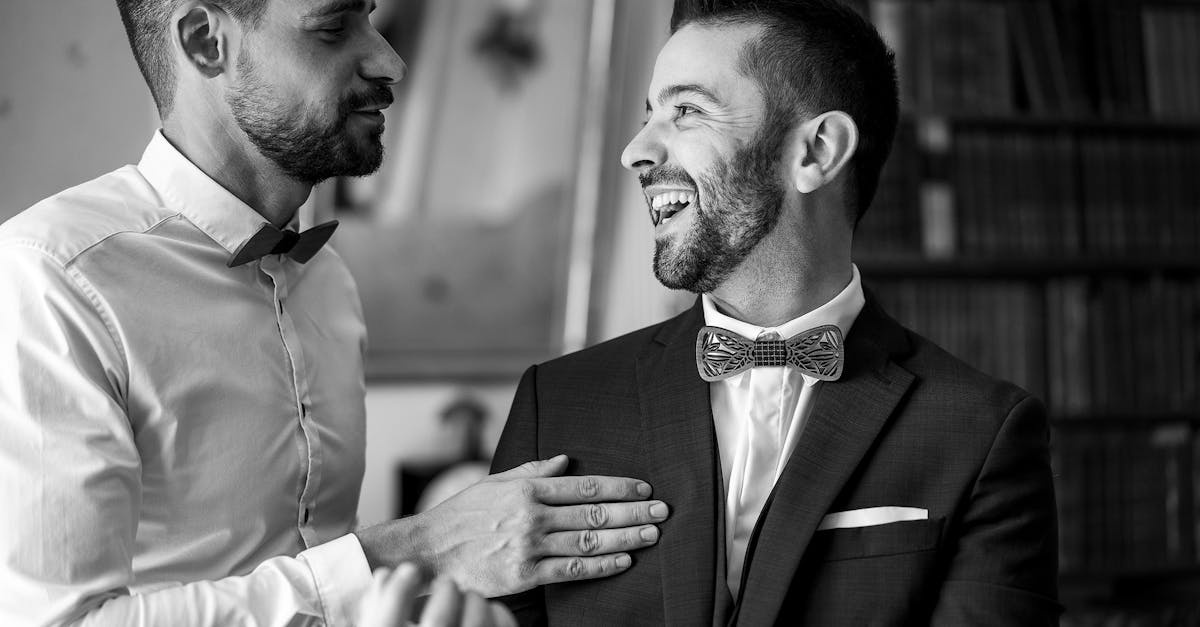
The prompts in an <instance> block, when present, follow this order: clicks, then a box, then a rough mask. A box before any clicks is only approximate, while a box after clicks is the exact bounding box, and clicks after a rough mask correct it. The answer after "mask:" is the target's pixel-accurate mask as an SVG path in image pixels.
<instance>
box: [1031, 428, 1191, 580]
mask: <svg viewBox="0 0 1200 627" xmlns="http://www.w3.org/2000/svg"><path fill="white" fill-rule="evenodd" d="M1053 449H1054V453H1053V454H1054V470H1055V480H1056V483H1057V485H1056V491H1057V493H1058V499H1057V500H1058V510H1059V521H1058V522H1059V567H1060V569H1061V570H1062V571H1063V572H1065V573H1074V574H1093V575H1096V574H1103V573H1145V574H1151V575H1152V574H1155V573H1164V572H1168V571H1178V570H1186V569H1188V568H1191V567H1194V566H1200V553H1197V551H1198V549H1197V547H1198V546H1200V537H1198V536H1200V530H1198V529H1197V523H1198V522H1200V511H1197V507H1198V505H1197V500H1196V499H1195V498H1194V490H1195V489H1196V488H1197V485H1196V482H1197V481H1200V476H1197V475H1198V474H1200V466H1198V465H1197V461H1198V460H1200V431H1198V430H1197V426H1196V425H1195V424H1194V423H1187V422H1180V423H1165V424H1156V425H1153V426H1147V425H1139V424H1136V423H1135V424H1132V425H1121V426H1117V427H1111V426H1110V427H1107V428H1103V429H1092V430H1067V431H1063V430H1059V431H1057V432H1056V433H1055V437H1054V445H1053Z"/></svg>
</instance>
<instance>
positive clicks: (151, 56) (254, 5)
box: [117, 0, 267, 117]
mask: <svg viewBox="0 0 1200 627" xmlns="http://www.w3.org/2000/svg"><path fill="white" fill-rule="evenodd" d="M179 2H180V0H117V10H118V11H120V12H121V22H122V23H124V24H125V35H126V36H128V37H129V47H130V48H132V49H133V58H134V59H136V60H137V64H138V69H140V70H141V71H142V76H143V77H145V79H146V84H147V85H149V86H150V95H151V96H153V97H154V104H155V105H156V106H157V107H158V113H159V115H161V116H164V117H165V116H166V115H167V113H169V112H170V111H171V105H172V104H174V103H173V102H172V100H173V97H174V95H175V67H174V66H173V65H172V64H171V51H170V46H171V30H170V21H171V14H172V13H174V12H175V8H176V7H178V6H179ZM210 2H212V4H213V5H215V6H218V7H221V8H222V9H223V10H224V11H225V12H226V13H228V14H230V15H232V16H233V17H234V18H236V19H238V20H240V21H242V22H244V23H247V24H250V25H256V24H257V23H258V20H259V18H261V17H262V14H263V12H264V11H265V10H266V8H267V0H210Z"/></svg>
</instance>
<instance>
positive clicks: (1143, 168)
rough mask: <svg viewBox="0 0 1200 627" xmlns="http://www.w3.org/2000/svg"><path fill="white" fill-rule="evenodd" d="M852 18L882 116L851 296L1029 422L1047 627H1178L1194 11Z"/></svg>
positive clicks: (1184, 596) (1198, 539) (1191, 495)
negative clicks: (1051, 579)
mask: <svg viewBox="0 0 1200 627" xmlns="http://www.w3.org/2000/svg"><path fill="white" fill-rule="evenodd" d="M857 5H858V6H859V8H860V10H862V11H864V12H865V14H866V15H868V16H869V17H870V18H871V19H872V21H873V22H874V23H875V24H876V26H877V28H879V30H880V32H881V34H883V36H884V38H885V39H886V40H887V41H888V42H889V45H891V46H892V48H893V49H894V50H895V51H896V55H897V66H898V70H899V74H900V79H901V99H902V121H901V125H900V128H899V130H898V133H897V137H896V143H895V145H894V148H893V153H892V157H891V158H890V160H889V162H888V164H887V166H886V167H885V169H884V172H883V175H882V178H881V182H880V189H879V193H878V195H877V197H876V200H875V202H874V206H873V207H872V209H871V211H870V212H868V213H867V215H866V217H865V218H864V220H863V222H862V224H860V225H859V229H858V232H857V234H856V236H855V258H856V260H857V261H858V265H859V267H860V269H861V270H862V271H863V275H864V277H865V280H866V282H867V284H868V287H869V289H871V290H872V292H873V293H874V294H875V295H876V296H877V297H878V298H879V299H880V301H881V302H882V303H883V304H884V306H885V307H886V308H887V309H888V310H889V311H890V312H891V313H892V314H893V315H895V316H896V317H897V318H898V319H900V320H901V321H902V322H904V323H905V324H907V325H908V326H910V327H912V328H914V329H915V330H917V331H918V332H920V333H922V334H924V335H926V336H928V337H930V338H931V339H933V340H934V341H936V342H938V343H939V344H941V345H942V346H943V347H945V348H946V349H948V350H950V351H951V352H952V353H955V354H957V355H959V356H960V357H962V358H964V359H965V360H967V361H968V362H970V363H972V364H974V365H975V366H977V367H979V368H980V369H982V370H984V371H986V372H990V373H992V374H995V375H997V376H1000V377H1003V378H1007V379H1009V380H1012V381H1015V382H1017V383H1018V384H1020V385H1022V386H1023V387H1025V388H1026V389H1029V390H1031V391H1033V392H1034V393H1036V394H1038V395H1039V396H1040V397H1041V398H1042V399H1044V400H1045V401H1046V404H1047V408H1048V409H1049V411H1050V415H1051V421H1052V429H1053V438H1054V439H1053V445H1052V446H1053V450H1052V455H1053V464H1054V471H1055V480H1056V486H1057V490H1058V500H1059V524H1060V549H1059V551H1060V554H1059V557H1060V570H1061V573H1060V585H1061V589H1062V599H1063V602H1064V604H1065V605H1066V607H1067V612H1066V614H1065V615H1064V616H1063V621H1062V623H1063V624H1064V625H1126V624H1136V625H1192V624H1200V600H1198V597H1197V594H1196V591H1197V590H1200V169H1197V167H1198V164H1200V2H1196V1H1194V0H869V1H867V2H859V3H857Z"/></svg>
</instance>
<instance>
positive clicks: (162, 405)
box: [0, 0, 666, 626]
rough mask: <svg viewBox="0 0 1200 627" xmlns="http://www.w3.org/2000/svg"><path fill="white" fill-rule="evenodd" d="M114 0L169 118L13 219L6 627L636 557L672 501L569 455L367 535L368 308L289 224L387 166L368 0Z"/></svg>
mask: <svg viewBox="0 0 1200 627" xmlns="http://www.w3.org/2000/svg"><path fill="white" fill-rule="evenodd" d="M117 5H118V8H119V9H120V12H121V16H122V19H123V21H124V22H125V25H126V30H127V32H128V34H129V38H130V42H131V45H132V48H133V50H134V54H135V57H136V58H137V61H138V64H139V66H140V68H141V70H142V72H143V74H144V75H145V77H146V79H147V82H148V84H149V85H150V88H151V92H152V94H153V96H154V98H155V102H156V104H157V105H158V108H159V112H160V115H161V117H162V130H161V131H160V132H158V133H156V134H155V135H154V137H153V139H152V140H151V141H150V144H149V146H148V147H147V148H146V151H145V154H144V155H143V157H142V159H141V161H140V162H139V163H138V164H137V165H130V166H126V167H124V168H121V169H119V170H116V171H114V172H112V173H110V174H107V175H105V176H102V177H100V178H98V179H95V180H93V181H90V182H88V183H84V184H82V185H80V186H78V187H75V188H72V189H69V190H67V191H64V192H62V193H60V194H58V195H56V196H53V197H51V198H49V199H47V200H45V201H43V202H41V203H38V204H37V205H35V206H34V207H32V208H30V209H28V210H27V211H25V212H22V213H21V214H19V215H17V216H16V217H14V218H13V219H11V220H9V221H8V222H6V223H5V224H4V225H2V226H0V364H3V366H2V367H0V368H2V369H0V503H2V504H3V507H0V624H2V625H6V626H7V625H57V624H64V623H71V622H74V621H80V622H83V623H86V624H100V625H121V626H124V625H170V626H187V625H307V624H314V625H317V624H323V625H349V624H352V623H353V622H354V620H355V613H356V608H357V605H358V602H359V599H360V598H361V597H362V595H363V593H364V592H365V591H366V590H367V589H368V587H369V585H370V582H371V572H372V570H373V569H375V568H379V567H384V568H391V567H395V566H396V565H397V564H399V563H401V562H405V561H409V562H413V563H414V564H415V568H416V572H424V573H425V574H426V575H440V576H442V577H443V578H444V579H447V580H452V581H453V582H456V583H457V584H458V585H460V586H462V587H463V588H465V589H467V590H470V591H472V594H474V595H484V596H495V595H498V594H505V593H512V592H517V591H520V590H523V589H528V588H530V587H532V586H535V585H539V584H543V583H549V582H554V581H565V580H573V579H583V578H589V577H602V576H608V575H612V574H615V573H619V572H622V571H624V570H625V569H626V568H628V566H629V564H630V563H631V559H630V556H629V555H628V553H627V551H631V550H634V549H638V548H641V547H645V546H648V545H650V544H652V543H653V542H654V541H655V540H656V538H657V529H656V527H655V526H654V524H653V523H655V522H657V521H660V520H662V519H663V518H665V516H666V511H665V506H664V505H663V504H662V503H661V502H659V501H652V500H648V497H649V496H650V486H649V485H647V484H645V483H643V482H641V481H637V480H634V479H622V478H611V477H591V478H579V477H562V476H559V475H561V474H562V473H563V472H564V471H565V467H566V463H567V460H566V459H565V458H562V457H558V458H554V459H549V460H545V461H536V462H530V463H529V464H527V465H525V466H523V467H522V468H520V469H517V470H516V471H514V472H509V473H503V474H499V475H495V476H492V477H489V478H488V479H486V480H484V481H482V482H480V483H478V484H476V485H474V486H472V487H470V488H468V489H467V490H465V491H464V492H462V493H460V494H459V495H457V496H455V497H453V498H451V499H450V500H448V501H447V502H445V503H444V504H443V505H441V506H439V507H436V508H434V509H433V510H431V511H429V512H427V513H425V514H423V515H420V516H414V517H411V518H406V519H403V520H396V521H390V522H387V523H384V524H381V525H377V526H374V527H369V528H366V529H359V530H355V529H354V524H355V520H354V515H355V511H356V508H357V502H358V494H359V487H360V482H361V478H362V472H363V452H364V436H365V434H364V416H363V413H364V407H363V392H364V383H363V372H362V357H363V345H364V341H365V329H364V325H363V319H362V312H361V311H360V304H359V299H358V294H357V293H356V290H355V287H354V284H353V281H352V280H351V277H350V275H349V274H348V272H347V270H346V267H345V265H344V264H343V263H342V261H341V259H340V258H339V257H338V256H337V254H336V253H334V252H333V251H332V250H330V249H329V248H328V247H324V246H323V244H324V243H325V241H326V240H327V239H328V237H329V235H330V233H331V232H332V230H333V227H334V226H335V225H333V224H326V225H318V226H316V227H312V228H310V229H307V230H304V231H303V232H302V233H297V226H298V225H297V223H296V222H297V221H296V211H297V209H298V208H299V206H300V205H301V203H303V202H304V200H305V199H306V198H307V197H308V196H309V193H310V191H311V189H312V186H313V185H314V184H315V183H316V182H318V181H320V180H323V179H325V178H328V177H331V176H336V175H359V174H366V173H369V172H371V171H373V170H375V169H376V168H377V167H378V166H379V163H380V160H381V158H382V147H381V144H380V135H381V133H382V130H383V115H382V113H381V110H382V109H384V108H386V107H387V106H388V104H390V103H391V100H392V96H391V92H390V89H389V86H390V85H391V84H393V83H395V82H396V81H398V80H400V79H401V77H402V76H403V74H404V71H405V66H404V63H403V61H402V60H401V59H400V58H399V57H398V56H396V54H395V52H394V51H393V50H392V49H391V48H390V47H389V46H388V44H387V43H386V42H385V41H384V40H383V38H382V37H381V36H380V35H379V33H378V32H376V31H375V29H374V28H373V27H372V26H371V23H370V21H369V19H368V15H369V13H370V11H371V10H372V9H373V3H371V2H369V1H368V0H118V2H117ZM305 226H306V227H308V226H309V225H305ZM406 572H409V571H406ZM402 581H409V582H410V583H412V582H413V581H415V580H414V579H413V578H412V577H406V578H403V579H402ZM412 585H415V583H413V584H412ZM446 586H447V584H445V583H443V584H440V587H439V588H438V589H439V590H446ZM450 588H451V589H453V586H450ZM409 591H410V592H411V590H409ZM451 597H452V598H454V599H457V600H455V601H453V603H451V605H455V606H457V604H459V603H465V602H466V601H464V600H463V599H466V600H467V601H469V600H470V599H478V596H471V595H467V596H466V597H462V598H460V597H453V595H451ZM445 598H447V597H446V594H443V595H442V597H439V599H440V600H439V602H438V603H433V602H432V601H431V605H434V606H437V607H444V605H445V604H444V603H443V601H444V600H445ZM455 611H457V610H455ZM452 614H453V613H452Z"/></svg>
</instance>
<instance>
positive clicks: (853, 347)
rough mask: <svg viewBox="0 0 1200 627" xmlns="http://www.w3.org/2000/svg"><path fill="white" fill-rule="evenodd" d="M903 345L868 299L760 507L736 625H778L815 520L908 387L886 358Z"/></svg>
mask: <svg viewBox="0 0 1200 627" xmlns="http://www.w3.org/2000/svg"><path fill="white" fill-rule="evenodd" d="M906 346H907V339H906V338H905V337H904V334H903V330H902V329H901V328H900V326H899V325H898V324H897V323H896V322H895V321H893V320H891V319H890V318H888V317H887V316H886V315H885V314H883V312H882V311H880V310H879V309H878V308H877V307H876V306H875V305H874V303H873V302H872V300H871V299H870V298H869V297H868V301H867V304H866V305H865V306H864V307H863V311H862V313H860V314H859V317H858V320H857V321H856V322H855V324H854V327H853V328H852V329H851V332H850V334H849V335H848V336H847V338H846V365H845V370H844V373H843V376H842V378H841V379H840V380H838V381H836V382H832V383H822V384H820V385H821V388H820V389H819V390H818V393H817V398H816V399H815V404H814V405H813V409H812V412H811V414H810V415H809V418H808V423H807V424H806V425H805V427H804V431H803V432H802V433H801V434H800V439H799V441H798V442H797V443H796V449H795V450H794V451H793V452H792V456H791V458H790V459H789V460H788V463H787V465H786V466H785V467H784V470H783V473H782V474H781V475H780V477H779V481H778V482H776V484H775V489H774V491H773V492H772V494H771V496H770V498H769V499H768V501H767V505H766V507H764V509H763V516H764V518H763V519H762V520H760V522H759V529H758V535H757V538H756V539H755V540H754V541H753V543H752V546H751V552H750V554H749V556H748V557H750V563H749V564H748V567H747V569H746V575H745V579H744V581H743V585H742V590H743V591H744V592H743V594H742V598H741V599H740V602H739V604H738V609H737V612H736V615H737V621H738V623H740V624H746V625H771V624H774V623H775V621H776V620H777V618H778V612H779V609H780V605H781V604H782V603H783V600H784V598H785V597H786V596H787V594H788V590H789V588H790V586H791V582H792V578H793V576H794V574H795V571H796V567H797V566H798V565H799V563H800V559H801V557H803V555H804V551H805V550H806V549H807V548H808V543H809V541H810V540H811V538H812V535H813V532H814V531H815V530H816V528H817V525H818V523H819V522H820V521H821V518H822V517H824V515H825V514H826V513H828V509H829V507H830V505H831V504H832V503H833V500H834V499H835V498H836V497H837V495H838V493H839V492H840V491H841V489H842V487H843V485H845V483H846V482H847V481H848V480H849V478H850V476H851V475H852V474H853V473H854V470H855V469H856V468H857V467H858V465H859V462H860V461H861V460H862V459H863V457H864V456H865V455H866V453H867V451H868V449H870V447H871V444H872V443H873V442H874V440H875V437H876V436H877V435H878V434H879V432H880V430H881V429H882V428H883V426H884V424H885V423H886V422H887V420H888V418H889V417H890V416H891V414H892V411H893V410H894V409H895V408H896V405H897V404H898V403H899V402H900V399H901V398H902V397H903V396H904V394H905V392H906V391H907V390H908V388H909V386H910V385H911V384H912V382H913V378H914V377H913V375H912V374H911V373H909V372H908V371H906V370H904V369H902V368H900V367H899V366H897V365H896V364H894V363H892V361H891V359H890V354H891V353H894V352H897V351H900V350H903V349H904V348H905V347H906Z"/></svg>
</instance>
